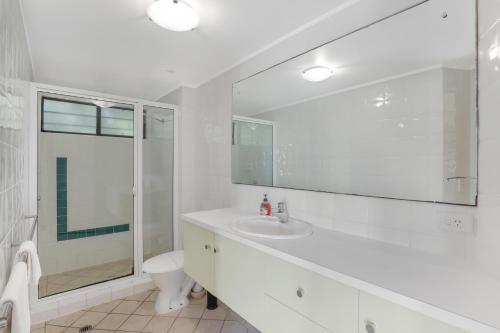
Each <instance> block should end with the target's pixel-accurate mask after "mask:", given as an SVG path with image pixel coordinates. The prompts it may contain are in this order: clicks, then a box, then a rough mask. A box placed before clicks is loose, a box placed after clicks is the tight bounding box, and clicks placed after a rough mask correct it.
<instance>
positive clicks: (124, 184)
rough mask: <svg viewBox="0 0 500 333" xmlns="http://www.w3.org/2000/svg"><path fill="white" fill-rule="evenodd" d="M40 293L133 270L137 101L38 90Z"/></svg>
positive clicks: (79, 285) (107, 278)
mask: <svg viewBox="0 0 500 333" xmlns="http://www.w3.org/2000/svg"><path fill="white" fill-rule="evenodd" d="M38 110H39V112H38V116H39V121H38V198H39V203H38V215H39V226H38V251H39V254H40V260H41V263H42V267H43V277H42V279H41V281H40V285H39V297H45V296H50V295H54V294H57V293H61V292H65V291H69V290H72V289H77V288H81V287H84V286H88V285H92V284H96V283H100V282H103V281H108V280H112V279H116V278H119V277H123V276H127V275H131V274H133V267H134V261H133V258H134V238H133V236H134V235H133V233H134V227H133V226H134V196H133V186H134V105H130V104H121V103H116V102H112V101H106V100H101V99H98V98H95V99H94V98H82V97H77V96H68V95H60V94H51V93H40V94H39V95H38Z"/></svg>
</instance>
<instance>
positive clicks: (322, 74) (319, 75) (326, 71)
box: [302, 66, 333, 82]
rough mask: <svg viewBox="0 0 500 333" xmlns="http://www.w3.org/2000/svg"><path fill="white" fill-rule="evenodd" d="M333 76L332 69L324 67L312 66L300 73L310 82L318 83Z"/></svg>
mask: <svg viewBox="0 0 500 333" xmlns="http://www.w3.org/2000/svg"><path fill="white" fill-rule="evenodd" d="M332 75H333V69H331V68H329V67H326V66H313V67H309V68H306V69H304V70H303V71H302V77H303V78H304V79H305V80H307V81H311V82H320V81H324V80H326V79H328V78H329V77H330V76H332Z"/></svg>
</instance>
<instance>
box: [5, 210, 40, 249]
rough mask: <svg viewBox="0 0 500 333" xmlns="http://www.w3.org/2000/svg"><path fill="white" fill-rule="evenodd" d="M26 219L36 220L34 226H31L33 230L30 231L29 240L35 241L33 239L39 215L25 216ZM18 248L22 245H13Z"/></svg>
mask: <svg viewBox="0 0 500 333" xmlns="http://www.w3.org/2000/svg"><path fill="white" fill-rule="evenodd" d="M24 219H25V220H28V219H34V220H33V224H32V225H31V230H30V233H29V238H28V240H33V238H34V237H35V231H36V226H37V225H38V215H25V216H24ZM18 246H21V243H12V244H11V247H18Z"/></svg>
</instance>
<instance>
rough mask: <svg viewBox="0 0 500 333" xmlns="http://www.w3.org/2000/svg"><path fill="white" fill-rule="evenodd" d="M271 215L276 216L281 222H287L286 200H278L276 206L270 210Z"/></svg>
mask: <svg viewBox="0 0 500 333" xmlns="http://www.w3.org/2000/svg"><path fill="white" fill-rule="evenodd" d="M272 215H273V216H276V217H277V218H278V220H279V221H280V222H281V223H286V222H288V208H287V207H286V202H284V201H280V202H278V206H277V207H276V208H275V209H273V210H272Z"/></svg>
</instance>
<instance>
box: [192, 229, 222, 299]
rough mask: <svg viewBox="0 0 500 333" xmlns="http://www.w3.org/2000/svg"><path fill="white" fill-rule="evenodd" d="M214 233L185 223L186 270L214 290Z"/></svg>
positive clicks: (199, 281)
mask: <svg viewBox="0 0 500 333" xmlns="http://www.w3.org/2000/svg"><path fill="white" fill-rule="evenodd" d="M214 241H215V236H214V233H212V232H211V231H208V230H206V229H203V228H200V227H198V226H196V225H194V224H192V223H189V222H185V223H184V271H185V272H186V274H187V275H189V276H191V277H192V278H193V279H194V280H195V281H196V282H198V283H199V284H201V285H202V286H203V287H204V288H205V289H207V290H208V291H210V292H212V293H213V292H214V285H213V282H214V251H213V249H214Z"/></svg>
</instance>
